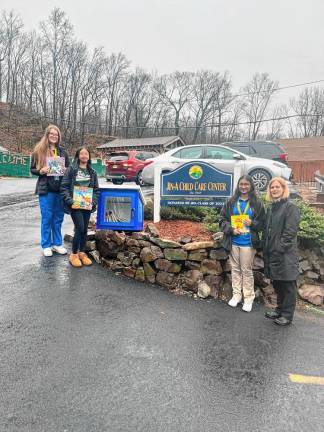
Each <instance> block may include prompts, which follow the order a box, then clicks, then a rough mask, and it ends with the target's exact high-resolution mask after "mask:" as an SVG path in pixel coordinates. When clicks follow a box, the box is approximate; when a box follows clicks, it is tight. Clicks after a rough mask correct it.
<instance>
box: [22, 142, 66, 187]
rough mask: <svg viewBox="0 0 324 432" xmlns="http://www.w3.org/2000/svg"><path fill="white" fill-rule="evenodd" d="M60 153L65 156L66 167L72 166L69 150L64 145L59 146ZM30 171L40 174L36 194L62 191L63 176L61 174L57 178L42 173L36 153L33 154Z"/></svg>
mask: <svg viewBox="0 0 324 432" xmlns="http://www.w3.org/2000/svg"><path fill="white" fill-rule="evenodd" d="M58 154H59V156H60V157H64V158H65V167H66V168H68V167H69V166H70V159H69V155H68V154H67V152H66V151H65V150H64V149H63V148H62V147H59V148H58ZM30 172H31V173H32V174H34V175H36V176H38V179H37V183H36V190H35V194H37V195H46V194H47V193H48V192H60V186H61V181H62V178H63V176H59V177H58V178H57V177H52V176H47V175H46V174H40V172H39V170H38V169H37V167H36V160H35V157H34V155H33V156H32V158H31V162H30Z"/></svg>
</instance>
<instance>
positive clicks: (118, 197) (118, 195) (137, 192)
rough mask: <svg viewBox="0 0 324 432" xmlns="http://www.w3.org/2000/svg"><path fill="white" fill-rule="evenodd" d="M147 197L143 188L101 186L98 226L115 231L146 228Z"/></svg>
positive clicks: (135, 186) (134, 186)
mask: <svg viewBox="0 0 324 432" xmlns="http://www.w3.org/2000/svg"><path fill="white" fill-rule="evenodd" d="M144 205H145V198H144V196H143V193H142V191H141V188H140V187H139V186H137V185H133V186H124V185H120V186H115V185H112V186H106V187H100V188H99V199H98V211H97V228H98V229H105V230H115V231H142V230H143V229H144Z"/></svg>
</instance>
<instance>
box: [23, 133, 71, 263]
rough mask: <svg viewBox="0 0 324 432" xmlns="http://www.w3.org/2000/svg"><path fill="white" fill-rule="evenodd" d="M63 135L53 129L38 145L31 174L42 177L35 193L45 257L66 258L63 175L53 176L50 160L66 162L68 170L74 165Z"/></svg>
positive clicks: (32, 160)
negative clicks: (61, 145)
mask: <svg viewBox="0 0 324 432" xmlns="http://www.w3.org/2000/svg"><path fill="white" fill-rule="evenodd" d="M60 141H61V132H60V130H59V128H58V127H57V126H55V125H49V126H48V127H47V128H46V130H45V133H44V135H43V137H42V138H41V140H40V141H39V143H37V144H36V146H35V149H34V151H33V154H32V158H31V164H30V172H31V173H32V174H34V175H36V176H38V179H37V183H36V191H35V193H36V194H37V195H38V196H39V207H40V211H41V246H42V248H43V253H44V255H45V256H47V257H48V256H52V255H53V251H54V252H57V253H59V254H66V252H67V251H66V249H65V247H63V240H62V233H61V227H62V222H63V219H64V211H63V203H62V198H61V195H60V185H61V181H62V178H63V174H60V175H55V176H49V175H48V173H49V170H50V168H49V166H48V159H47V158H49V157H50V158H55V157H57V158H59V157H61V158H64V164H65V168H66V167H68V166H69V165H70V162H69V156H68V154H67V153H66V151H65V150H63V149H62V147H60Z"/></svg>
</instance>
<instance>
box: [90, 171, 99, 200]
mask: <svg viewBox="0 0 324 432" xmlns="http://www.w3.org/2000/svg"><path fill="white" fill-rule="evenodd" d="M93 180H94V181H93V183H94V184H93V198H92V204H93V207H94V208H96V207H97V205H98V196H99V182H98V175H97V173H96V172H95V171H94V179H93Z"/></svg>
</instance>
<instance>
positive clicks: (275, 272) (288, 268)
mask: <svg viewBox="0 0 324 432" xmlns="http://www.w3.org/2000/svg"><path fill="white" fill-rule="evenodd" d="M299 221H300V212H299V209H298V207H297V206H296V205H295V204H294V203H293V202H291V201H289V200H287V199H282V200H280V201H277V202H274V203H272V204H271V206H269V208H268V210H267V215H266V223H265V229H264V233H263V243H264V247H263V258H264V268H265V274H266V276H267V277H268V278H270V279H272V280H286V281H292V280H296V279H297V277H298V275H299V271H298V249H297V232H298V229H299Z"/></svg>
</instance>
